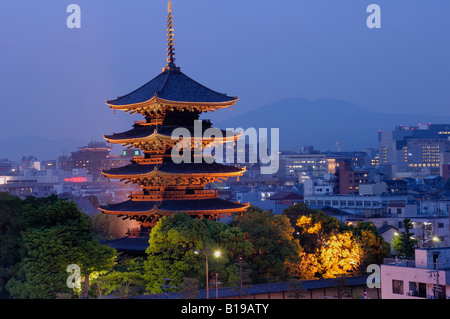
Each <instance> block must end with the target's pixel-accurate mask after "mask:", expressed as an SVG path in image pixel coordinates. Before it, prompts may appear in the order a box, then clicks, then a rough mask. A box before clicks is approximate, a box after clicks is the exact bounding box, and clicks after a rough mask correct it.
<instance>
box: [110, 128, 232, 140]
mask: <svg viewBox="0 0 450 319" xmlns="http://www.w3.org/2000/svg"><path fill="white" fill-rule="evenodd" d="M179 127H180V126H175V125H158V127H156V126H149V125H134V127H133V128H132V129H131V130H128V131H126V132H122V133H113V134H112V135H105V138H106V139H110V140H125V139H135V138H143V137H147V136H150V135H152V134H153V133H154V131H155V129H157V132H158V133H159V134H161V135H166V136H172V132H173V131H174V130H175V129H177V128H179ZM184 128H186V129H187V130H188V131H189V133H190V134H191V136H193V137H194V127H193V126H184ZM208 128H210V127H208V126H207V125H202V130H203V132H202V133H204V131H205V130H207V129H208ZM213 129H214V130H217V133H219V132H220V133H221V134H222V136H223V137H226V136H234V135H237V134H238V133H235V132H232V131H225V130H220V129H218V128H213Z"/></svg>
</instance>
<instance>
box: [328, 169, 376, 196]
mask: <svg viewBox="0 0 450 319" xmlns="http://www.w3.org/2000/svg"><path fill="white" fill-rule="evenodd" d="M334 175H335V177H336V179H335V181H334V193H335V194H345V195H346V194H359V187H360V185H362V184H368V183H369V172H368V171H364V170H358V169H356V168H354V167H352V166H351V163H350V161H346V160H345V161H344V160H340V161H339V162H338V165H337V167H336V172H335V173H334Z"/></svg>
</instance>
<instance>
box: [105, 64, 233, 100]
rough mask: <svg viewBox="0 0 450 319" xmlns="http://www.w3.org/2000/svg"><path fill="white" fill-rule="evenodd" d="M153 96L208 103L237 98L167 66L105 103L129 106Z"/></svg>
mask: <svg viewBox="0 0 450 319" xmlns="http://www.w3.org/2000/svg"><path fill="white" fill-rule="evenodd" d="M155 97H157V98H159V99H162V100H165V101H171V102H191V103H208V104H215V103H220V104H223V103H228V102H235V101H236V100H237V97H232V96H228V95H226V94H223V93H219V92H216V91H213V90H211V89H209V88H207V87H205V86H204V85H202V84H200V83H198V82H196V81H194V80H193V79H191V78H190V77H188V76H187V75H185V74H184V73H183V72H181V71H179V70H177V69H168V68H167V69H165V70H164V71H163V72H162V73H160V74H159V75H158V76H156V77H155V78H153V79H152V80H151V81H149V82H147V83H146V84H144V85H143V86H141V87H140V88H138V89H136V90H134V91H133V92H131V93H128V94H126V95H124V96H121V97H118V98H117V99H115V100H108V101H106V104H108V105H110V106H129V105H133V104H139V103H143V102H146V101H149V100H151V99H152V98H155Z"/></svg>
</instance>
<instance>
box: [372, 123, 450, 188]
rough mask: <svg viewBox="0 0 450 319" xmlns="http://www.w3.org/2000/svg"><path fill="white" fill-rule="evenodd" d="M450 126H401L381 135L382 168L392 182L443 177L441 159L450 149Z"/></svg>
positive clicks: (379, 137) (379, 144)
mask: <svg viewBox="0 0 450 319" xmlns="http://www.w3.org/2000/svg"><path fill="white" fill-rule="evenodd" d="M449 137H450V124H427V125H420V124H419V125H418V126H402V125H399V126H397V127H396V128H395V130H393V131H379V133H378V147H379V154H380V159H379V164H380V166H386V167H388V168H389V169H387V170H386V172H388V173H389V175H390V176H389V178H391V179H392V178H395V177H425V176H428V175H439V174H440V173H441V167H440V166H441V165H442V163H441V158H442V157H443V154H444V153H445V152H447V151H448V150H449V149H450V140H449Z"/></svg>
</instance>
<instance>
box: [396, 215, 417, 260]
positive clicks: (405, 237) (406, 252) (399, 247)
mask: <svg viewBox="0 0 450 319" xmlns="http://www.w3.org/2000/svg"><path fill="white" fill-rule="evenodd" d="M403 227H404V228H405V231H403V232H401V234H400V236H396V237H394V241H393V242H392V246H393V248H394V250H395V251H397V253H398V255H399V257H402V258H407V259H412V258H414V251H415V248H416V247H417V244H418V241H417V239H414V238H412V233H411V231H410V230H411V229H412V227H413V226H412V223H411V220H410V219H409V218H405V219H404V220H403Z"/></svg>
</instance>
